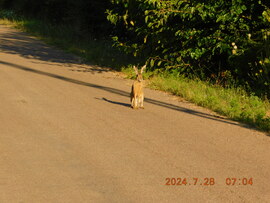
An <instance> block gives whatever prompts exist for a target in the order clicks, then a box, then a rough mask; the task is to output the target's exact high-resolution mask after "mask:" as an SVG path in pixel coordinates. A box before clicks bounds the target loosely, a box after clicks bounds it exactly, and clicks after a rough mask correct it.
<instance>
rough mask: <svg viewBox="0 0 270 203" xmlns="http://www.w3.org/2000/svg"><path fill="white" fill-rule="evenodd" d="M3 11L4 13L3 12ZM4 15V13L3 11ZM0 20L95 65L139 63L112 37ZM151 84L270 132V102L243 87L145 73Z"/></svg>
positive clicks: (116, 66)
mask: <svg viewBox="0 0 270 203" xmlns="http://www.w3.org/2000/svg"><path fill="white" fill-rule="evenodd" d="M0 14H1V13H0ZM0 17H1V15H0ZM0 24H6V25H12V26H14V27H16V28H19V29H21V30H23V31H26V32H28V33H30V34H32V35H34V36H37V37H38V38H40V39H42V40H44V41H46V42H47V43H49V44H51V45H54V46H57V47H60V48H62V49H63V50H65V51H67V52H71V53H74V54H76V55H79V56H81V57H82V58H84V59H85V60H86V61H89V62H91V63H93V64H96V65H102V66H109V67H112V68H114V69H116V70H121V71H122V72H124V73H125V74H126V75H127V77H129V78H132V77H134V72H133V69H132V68H131V67H132V64H134V63H136V62H135V61H134V59H133V58H132V57H130V56H126V55H124V54H123V53H121V52H120V51H118V50H117V49H116V48H114V47H112V44H113V42H112V41H111V40H110V39H95V38H93V37H91V36H78V35H77V33H76V32H75V31H73V29H72V28H71V27H68V26H53V25H50V24H47V23H44V22H41V21H37V20H25V19H20V20H14V19H13V20H12V21H10V20H7V19H5V18H3V19H0ZM145 77H146V79H148V81H149V87H150V88H152V89H158V90H162V91H166V92H170V93H172V94H174V95H177V96H181V97H183V98H185V99H186V100H189V101H191V102H193V103H195V104H197V105H200V106H203V107H206V108H209V109H211V110H213V111H215V112H217V113H219V114H221V115H224V116H226V117H228V118H230V119H233V120H236V121H240V122H243V123H246V124H249V125H251V126H253V127H256V128H257V129H259V130H263V131H266V132H270V104H269V101H268V100H267V99H265V100H263V99H260V98H259V97H257V96H254V95H248V94H247V93H246V91H244V90H243V89H241V88H235V87H231V88H223V87H220V86H214V85H212V84H210V83H208V82H203V81H200V80H197V79H187V78H184V77H181V76H174V75H172V74H167V73H154V72H151V71H148V72H146V73H145Z"/></svg>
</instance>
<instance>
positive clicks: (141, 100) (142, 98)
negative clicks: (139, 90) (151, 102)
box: [140, 95, 144, 109]
mask: <svg viewBox="0 0 270 203" xmlns="http://www.w3.org/2000/svg"><path fill="white" fill-rule="evenodd" d="M143 100H144V95H141V96H140V108H142V109H144V106H143Z"/></svg>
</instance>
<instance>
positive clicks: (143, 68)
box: [141, 65, 146, 73]
mask: <svg viewBox="0 0 270 203" xmlns="http://www.w3.org/2000/svg"><path fill="white" fill-rule="evenodd" d="M145 68H146V65H144V66H143V67H142V69H141V73H143V71H144V70H145Z"/></svg>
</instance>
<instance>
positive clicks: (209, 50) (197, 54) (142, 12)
mask: <svg viewBox="0 0 270 203" xmlns="http://www.w3.org/2000/svg"><path fill="white" fill-rule="evenodd" d="M112 4H113V9H111V10H108V11H107V13H108V19H109V20H110V21H111V22H112V23H113V24H114V25H115V26H116V28H117V29H119V30H121V31H122V32H121V33H116V34H117V37H115V38H114V39H115V41H116V42H117V45H118V46H119V47H121V48H123V50H124V51H125V52H127V53H133V55H134V56H136V57H142V58H144V59H145V60H146V61H147V63H148V64H149V66H150V67H152V69H158V68H163V69H164V68H165V69H167V70H168V69H169V70H175V69H176V70H177V71H178V72H179V73H181V74H184V75H190V74H192V75H196V76H197V77H200V78H202V79H206V78H210V79H211V80H216V82H218V83H221V82H220V81H224V82H223V84H224V85H225V84H226V82H227V80H228V79H230V80H231V79H232V78H233V79H234V80H237V81H238V82H239V83H240V84H242V85H247V86H249V87H251V88H253V89H256V88H259V89H261V90H262V92H261V93H265V94H268V96H269V95H270V92H269V89H270V88H269V87H270V86H269V83H270V80H269V74H268V73H269V66H268V61H269V59H270V55H269V40H268V37H267V39H265V37H263V36H265V35H267V36H268V33H269V31H270V23H269V19H270V17H269V16H270V12H269V8H268V7H267V6H266V5H264V4H263V3H262V2H261V1H256V0H233V1H225V0H223V1H212V0H207V1H203V2H202V1H199V0H194V1H189V0H166V1H159V0H112ZM227 76H229V77H228V78H226V77H227ZM258 77H260V82H258Z"/></svg>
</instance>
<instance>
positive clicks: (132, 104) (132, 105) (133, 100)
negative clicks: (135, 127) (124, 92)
mask: <svg viewBox="0 0 270 203" xmlns="http://www.w3.org/2000/svg"><path fill="white" fill-rule="evenodd" d="M134 107H135V97H132V99H131V108H133V109H134Z"/></svg>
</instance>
